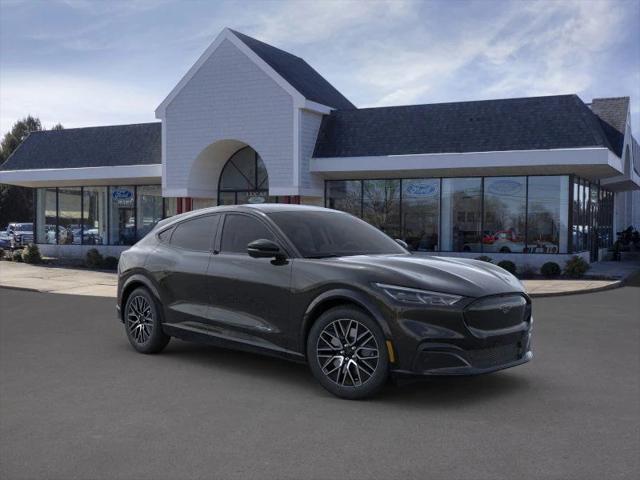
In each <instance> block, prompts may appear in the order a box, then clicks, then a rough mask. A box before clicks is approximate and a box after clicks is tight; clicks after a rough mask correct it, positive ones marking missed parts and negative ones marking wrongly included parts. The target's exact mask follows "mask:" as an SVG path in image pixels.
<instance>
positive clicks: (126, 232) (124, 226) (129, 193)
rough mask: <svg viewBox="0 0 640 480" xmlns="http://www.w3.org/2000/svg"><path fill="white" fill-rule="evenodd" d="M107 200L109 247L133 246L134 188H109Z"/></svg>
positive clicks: (134, 221) (134, 229) (134, 228)
mask: <svg viewBox="0 0 640 480" xmlns="http://www.w3.org/2000/svg"><path fill="white" fill-rule="evenodd" d="M109 200H110V202H111V214H110V218H109V242H110V243H111V245H133V244H134V243H135V240H136V219H135V216H134V213H135V208H134V207H135V204H134V201H135V187H133V186H118V187H109Z"/></svg>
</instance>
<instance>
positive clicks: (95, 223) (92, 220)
mask: <svg viewBox="0 0 640 480" xmlns="http://www.w3.org/2000/svg"><path fill="white" fill-rule="evenodd" d="M82 243H83V244H85V245H104V244H106V243H107V187H84V188H83V190H82Z"/></svg>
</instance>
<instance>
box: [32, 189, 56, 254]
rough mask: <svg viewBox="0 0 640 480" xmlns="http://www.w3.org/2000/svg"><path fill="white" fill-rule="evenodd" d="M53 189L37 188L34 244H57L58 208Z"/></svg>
mask: <svg viewBox="0 0 640 480" xmlns="http://www.w3.org/2000/svg"><path fill="white" fill-rule="evenodd" d="M57 198H58V197H57V190H56V189H55V188H39V189H38V190H37V193H36V218H35V224H36V237H35V238H36V242H37V243H57V237H58V236H57V234H56V231H57V230H58V206H57V201H58V199H57Z"/></svg>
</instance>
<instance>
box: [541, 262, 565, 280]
mask: <svg viewBox="0 0 640 480" xmlns="http://www.w3.org/2000/svg"><path fill="white" fill-rule="evenodd" d="M560 272H561V270H560V265H558V264H557V263H556V262H547V263H545V264H544V265H542V268H541V269H540V273H542V275H544V276H545V277H557V276H558V275H560Z"/></svg>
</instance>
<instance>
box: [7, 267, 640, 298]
mask: <svg viewBox="0 0 640 480" xmlns="http://www.w3.org/2000/svg"><path fill="white" fill-rule="evenodd" d="M600 263H604V264H609V265H602V266H599V267H598V269H597V273H592V272H591V271H589V273H590V274H592V275H597V276H603V275H607V276H612V277H617V278H619V279H617V280H596V279H590V278H585V279H583V280H566V279H562V280H523V282H522V283H523V284H524V286H525V289H526V290H527V292H528V293H529V295H531V296H532V297H551V296H556V295H570V294H575V293H588V292H597V291H600V290H607V289H610V288H617V287H619V286H621V285H622V283H623V279H624V278H626V277H627V276H628V275H630V274H631V273H633V272H634V271H636V270H638V269H640V262H637V263H638V264H637V265H631V266H629V265H628V264H627V263H620V262H600ZM630 263H632V262H630ZM633 263H636V262H633ZM595 265H598V264H595ZM594 270H595V268H594ZM116 286H117V276H116V274H115V273H111V272H97V271H94V270H85V269H82V268H67V267H47V266H38V265H27V264H24V263H14V262H6V261H3V262H0V287H5V288H19V289H25V290H34V291H38V292H45V293H63V294H69V295H92V296H97V297H112V298H115V297H116Z"/></svg>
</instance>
